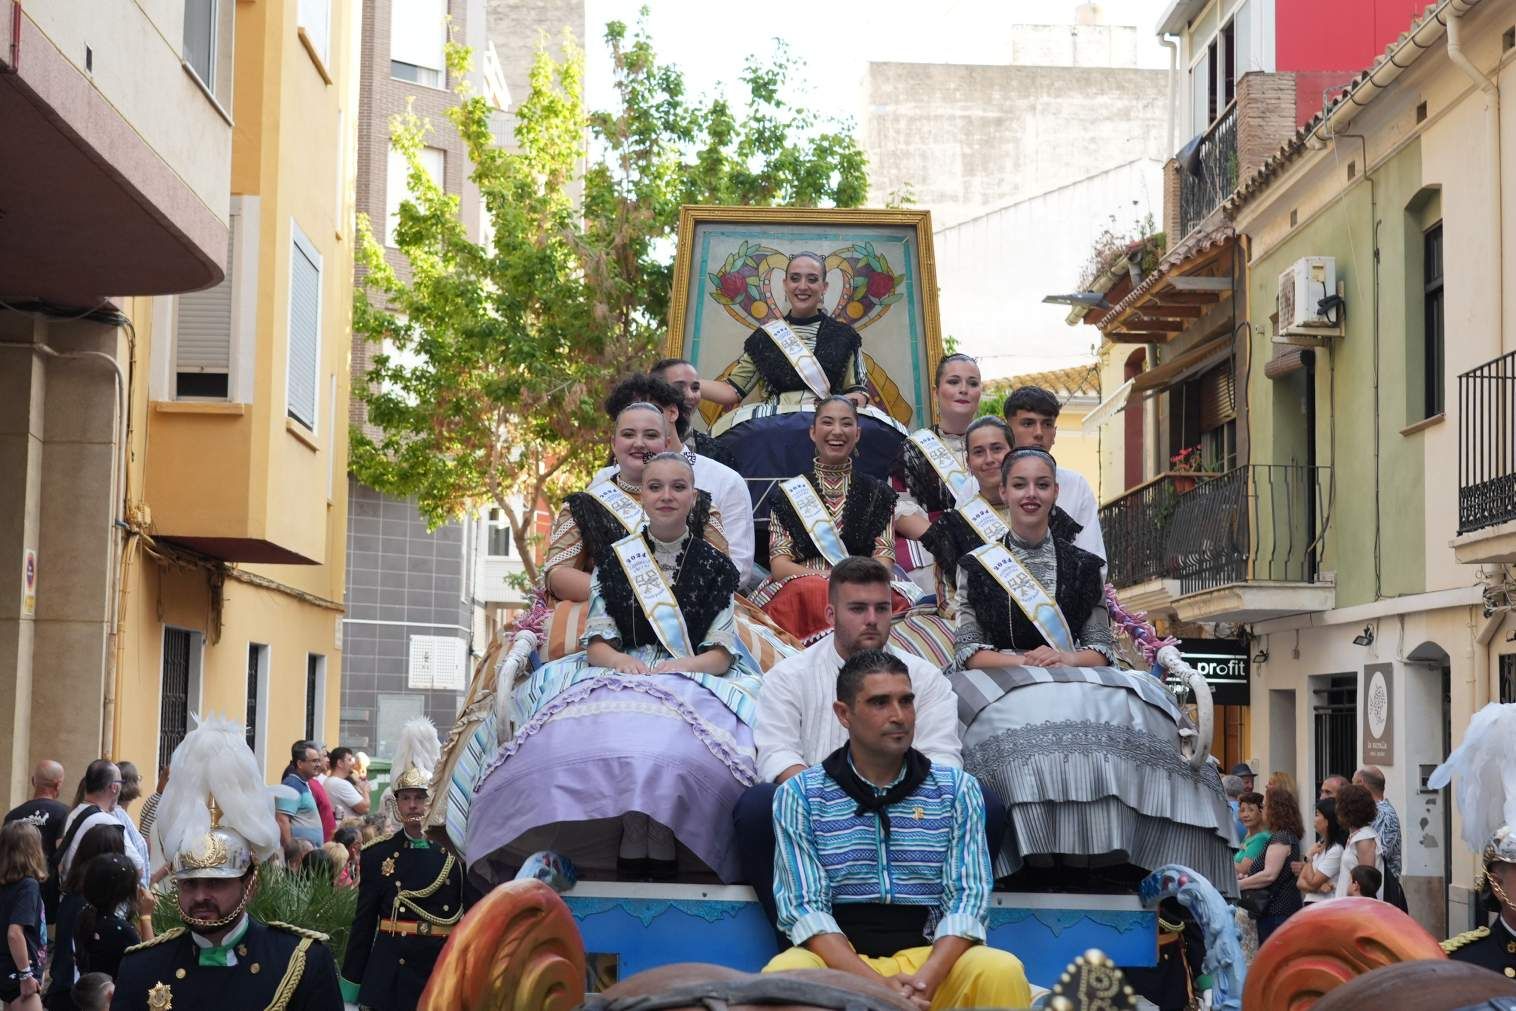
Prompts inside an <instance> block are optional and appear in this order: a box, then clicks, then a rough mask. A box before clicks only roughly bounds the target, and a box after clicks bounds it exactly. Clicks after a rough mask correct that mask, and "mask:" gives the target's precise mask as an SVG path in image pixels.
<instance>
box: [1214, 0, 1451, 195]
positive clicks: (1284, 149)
mask: <svg viewBox="0 0 1516 1011" xmlns="http://www.w3.org/2000/svg"><path fill="white" fill-rule="evenodd" d="M1448 2H1449V0H1438V2H1436V3H1431V4H1428V5H1427V7H1426V9H1425V10H1424V11H1422V14H1421V17H1419V18H1416V19H1415V20H1414V21H1412V22H1411V25H1410V27H1409V28H1407V29H1406V30H1405V31H1403V32H1401V33H1400V36H1399V37H1398V38H1397V39H1396V40H1395V41H1394V42H1392V43H1390V44H1389V46H1387V47H1386V48H1385V51H1384V52H1383V53H1382V54H1380V56H1379V58H1378V59H1377V60H1375V61H1374V62H1373V63H1372V64H1370V66H1369V67H1368V69H1367V70H1364V71H1363V72H1362V73H1360V74H1359V75H1358V76H1357V77H1355V78H1353V79H1352V80H1351V81H1349V82H1348V83H1347V84H1345V85H1343V86H1342V91H1341V92H1340V93H1338V95H1337V97H1336V98H1334V99H1332V101H1331V102H1329V103H1327V105H1326V106H1325V107H1324V108H1323V109H1322V110H1321V111H1320V112H1318V113H1317V114H1316V115H1314V116H1312V117H1311V118H1310V119H1309V120H1307V121H1306V123H1305V125H1304V126H1302V127H1301V128H1300V129H1298V130H1296V131H1295V135H1294V136H1293V137H1291V138H1290V139H1289V140H1287V141H1285V142H1284V144H1283V145H1282V146H1281V147H1280V148H1279V150H1278V151H1276V152H1274V153H1273V154H1272V155H1270V156H1269V157H1268V158H1266V159H1265V160H1264V162H1263V164H1262V165H1260V166H1259V167H1258V168H1257V169H1256V170H1255V171H1254V172H1253V174H1252V175H1250V176H1248V177H1247V178H1246V179H1243V180H1241V181H1239V182H1238V184H1237V189H1236V190H1234V191H1233V193H1232V195H1231V196H1230V197H1228V198H1227V199H1226V200H1225V201H1224V202H1223V203H1222V205H1221V210H1222V213H1223V214H1225V215H1226V216H1227V217H1229V218H1230V217H1233V216H1235V215H1236V213H1237V212H1238V211H1239V210H1240V209H1242V207H1243V206H1244V205H1245V204H1247V203H1248V202H1249V201H1250V200H1252V199H1253V198H1254V197H1255V196H1257V195H1258V194H1259V193H1261V192H1263V190H1264V188H1265V187H1267V185H1268V183H1269V181H1270V180H1271V179H1273V178H1274V177H1275V176H1277V175H1279V174H1280V173H1281V172H1283V171H1284V170H1285V168H1286V167H1288V166H1289V164H1290V163H1291V162H1293V161H1294V160H1295V159H1297V158H1299V157H1300V156H1301V154H1303V153H1304V152H1305V149H1306V142H1307V141H1309V140H1310V138H1311V135H1312V134H1314V133H1315V132H1316V131H1317V130H1319V129H1321V127H1322V125H1323V124H1325V123H1326V121H1327V119H1328V118H1330V117H1331V115H1332V114H1333V113H1334V112H1336V111H1337V110H1338V109H1339V108H1341V107H1342V106H1343V104H1345V103H1347V102H1357V101H1358V100H1357V91H1358V89H1359V88H1361V87H1362V86H1363V85H1364V84H1366V83H1367V82H1368V81H1369V80H1370V79H1372V78H1373V76H1374V75H1375V74H1377V73H1378V72H1379V71H1380V69H1381V68H1383V67H1384V66H1386V65H1387V64H1389V63H1391V62H1393V61H1394V59H1395V57H1396V55H1397V54H1399V53H1400V51H1401V50H1402V49H1404V48H1406V43H1407V41H1409V40H1410V39H1411V36H1413V35H1415V34H1416V32H1418V31H1420V30H1421V28H1422V27H1424V26H1425V25H1426V23H1427V22H1428V21H1430V20H1436V21H1437V22H1439V23H1441V24H1443V25H1446V24H1447V21H1446V19H1445V18H1444V17H1443V15H1442V9H1443V8H1444V7H1446V6H1447V4H1448ZM1474 2H1475V3H1477V2H1478V0H1474ZM1409 48H1410V52H1409V54H1408V57H1407V58H1406V59H1405V60H1404V61H1403V62H1401V63H1399V64H1397V66H1400V67H1402V68H1403V67H1407V66H1409V65H1410V64H1411V63H1413V62H1415V60H1416V59H1417V57H1419V56H1420V55H1421V53H1422V51H1423V48H1424V47H1422V46H1421V45H1420V44H1416V45H1412V46H1410V47H1409ZM1375 94H1377V92H1372V91H1371V92H1370V94H1369V95H1368V96H1367V98H1366V99H1365V100H1364V101H1362V102H1358V104H1359V105H1367V104H1368V103H1369V102H1371V101H1373V98H1374V95H1375Z"/></svg>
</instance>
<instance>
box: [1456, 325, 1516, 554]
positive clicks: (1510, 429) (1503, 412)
mask: <svg viewBox="0 0 1516 1011" xmlns="http://www.w3.org/2000/svg"><path fill="white" fill-rule="evenodd" d="M1511 520H1516V351H1512V352H1510V353H1508V354H1504V355H1501V356H1500V357H1499V358H1496V359H1494V360H1492V361H1488V362H1485V363H1484V364H1483V365H1481V366H1479V367H1478V368H1475V369H1470V370H1469V371H1467V372H1465V373H1463V374H1462V375H1460V376H1459V377H1458V532H1459V533H1460V534H1466V533H1470V532H1472V531H1475V530H1480V529H1482V528H1484V527H1491V526H1495V525H1496V524H1498V523H1506V522H1509V521H1511Z"/></svg>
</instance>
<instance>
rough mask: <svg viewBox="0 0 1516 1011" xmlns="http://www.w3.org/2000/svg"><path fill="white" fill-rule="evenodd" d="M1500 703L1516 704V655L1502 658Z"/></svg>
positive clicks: (1509, 654) (1510, 654) (1508, 654)
mask: <svg viewBox="0 0 1516 1011" xmlns="http://www.w3.org/2000/svg"><path fill="white" fill-rule="evenodd" d="M1500 701H1501V702H1516V653H1506V654H1505V655H1503V656H1502V657H1501V658H1500Z"/></svg>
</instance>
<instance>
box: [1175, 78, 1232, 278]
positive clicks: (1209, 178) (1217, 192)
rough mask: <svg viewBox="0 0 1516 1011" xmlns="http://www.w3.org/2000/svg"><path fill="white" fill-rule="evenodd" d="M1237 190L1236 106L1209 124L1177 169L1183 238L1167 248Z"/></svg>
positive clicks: (1229, 107) (1227, 109) (1228, 108)
mask: <svg viewBox="0 0 1516 1011" xmlns="http://www.w3.org/2000/svg"><path fill="white" fill-rule="evenodd" d="M1236 188H1237V103H1236V101H1233V102H1232V104H1231V105H1229V106H1227V108H1226V111H1225V112H1223V113H1222V114H1221V116H1220V118H1219V119H1217V120H1216V122H1214V123H1212V124H1211V127H1210V129H1208V130H1207V131H1206V132H1205V136H1204V137H1202V138H1201V139H1200V145H1199V147H1198V148H1197V149H1196V150H1195V152H1194V153H1193V154H1192V155H1191V156H1190V157H1188V158H1186V159H1184V162H1183V163H1182V164H1181V165H1180V166H1179V224H1180V231H1181V232H1182V233H1183V234H1182V235H1179V236H1175V237H1173V238H1171V239H1170V240H1169V245H1170V248H1172V247H1173V246H1174V245H1176V244H1177V242H1178V241H1179V240H1180V239H1182V238H1184V236H1185V235H1189V234H1190V232H1192V231H1194V230H1195V226H1196V225H1198V224H1200V223H1201V222H1202V221H1204V220H1205V219H1206V216H1207V215H1208V214H1210V213H1211V212H1212V211H1214V210H1215V209H1216V208H1218V207H1220V206H1221V204H1222V202H1223V201H1225V200H1226V198H1227V197H1229V196H1231V195H1232V191H1233V190H1235V189H1236Z"/></svg>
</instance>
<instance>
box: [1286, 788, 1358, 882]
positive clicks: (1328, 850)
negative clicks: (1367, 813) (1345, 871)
mask: <svg viewBox="0 0 1516 1011" xmlns="http://www.w3.org/2000/svg"><path fill="white" fill-rule="evenodd" d="M1313 827H1314V828H1315V829H1316V843H1315V845H1313V846H1312V847H1311V848H1310V849H1309V850H1308V851H1307V852H1306V855H1305V860H1304V861H1302V862H1301V864H1300V866H1299V867H1298V868H1297V870H1296V874H1297V877H1296V881H1295V887H1297V888H1299V889H1300V894H1301V895H1302V896H1303V897H1304V901H1305V904H1306V905H1308V906H1309V905H1310V904H1311V903H1313V902H1320V901H1321V900H1322V899H1329V898H1331V897H1332V896H1333V895H1335V894H1336V892H1337V876H1338V873H1339V872H1340V871H1341V869H1342V848H1343V845H1344V844H1345V843H1346V842H1347V839H1348V837H1347V833H1345V832H1343V831H1342V826H1341V824H1339V823H1338V821H1337V801H1335V800H1333V799H1332V798H1331V797H1324V798H1322V799H1321V800H1318V801H1317V802H1316V821H1315V825H1314V826H1313Z"/></svg>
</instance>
